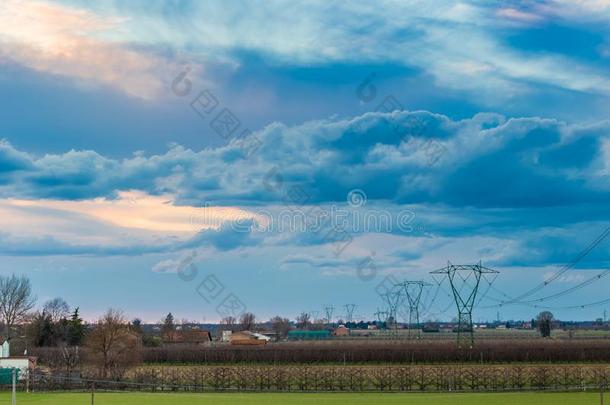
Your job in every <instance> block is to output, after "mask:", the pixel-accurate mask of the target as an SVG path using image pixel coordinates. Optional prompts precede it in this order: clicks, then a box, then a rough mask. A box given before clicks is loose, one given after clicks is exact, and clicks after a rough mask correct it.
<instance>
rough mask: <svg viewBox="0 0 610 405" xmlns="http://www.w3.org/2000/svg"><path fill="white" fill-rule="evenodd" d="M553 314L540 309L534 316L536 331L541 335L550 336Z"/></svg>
mask: <svg viewBox="0 0 610 405" xmlns="http://www.w3.org/2000/svg"><path fill="white" fill-rule="evenodd" d="M553 320H554V317H553V314H552V313H551V312H549V311H542V312H541V313H539V314H538V316H537V317H536V324H537V325H538V331H539V332H540V335H541V336H542V337H549V336H551V329H552V327H553Z"/></svg>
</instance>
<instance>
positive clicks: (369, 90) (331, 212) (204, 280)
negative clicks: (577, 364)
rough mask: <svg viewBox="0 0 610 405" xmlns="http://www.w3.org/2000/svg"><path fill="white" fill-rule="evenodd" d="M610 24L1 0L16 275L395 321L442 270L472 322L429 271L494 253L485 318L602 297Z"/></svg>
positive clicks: (348, 7) (532, 4) (445, 316)
mask: <svg viewBox="0 0 610 405" xmlns="http://www.w3.org/2000/svg"><path fill="white" fill-rule="evenodd" d="M609 20H610V1H607V0H541V1H496V2H487V1H475V0H472V1H444V0H441V1H438V2H429V1H423V0H422V1H391V0H383V1H378V2H373V3H372V2H368V1H353V2H336V1H311V2H307V3H303V4H300V3H296V2H290V1H232V2H223V1H208V0H206V1H187V0H172V1H170V0H149V1H144V0H134V1H130V2H120V1H113V0H106V1H101V2H99V1H86V0H80V1H77V0H73V1H71V0H48V1H43V0H40V1H37V0H36V1H35V0H33V1H21V0H4V1H2V3H1V4H0V94H2V97H0V215H1V218H2V220H3V221H2V222H3V226H2V229H1V230H0V257H1V260H0V274H3V275H8V274H12V273H16V274H25V275H27V276H28V277H29V278H30V279H31V281H32V285H33V288H34V291H35V294H36V296H37V299H38V301H37V302H38V304H39V305H42V304H43V303H44V302H45V301H46V300H48V299H52V298H54V297H56V296H60V297H63V298H64V299H66V300H67V302H68V303H69V304H70V305H71V306H72V307H80V310H81V313H82V314H83V315H84V317H85V318H87V319H89V320H93V319H95V318H96V317H97V316H99V315H100V314H101V313H103V312H104V311H105V310H106V309H108V308H110V307H113V308H119V309H122V310H123V311H125V313H126V314H127V315H128V316H129V317H131V318H135V317H139V318H141V319H143V320H144V321H147V322H155V321H158V320H159V319H161V318H162V317H163V316H164V315H165V314H166V313H168V312H172V313H173V314H174V316H175V317H176V319H184V320H193V321H199V322H215V321H218V320H219V319H221V318H222V317H224V316H228V315H238V314H239V313H241V312H243V311H251V312H253V313H255V314H256V315H257V317H258V319H259V320H266V319H269V318H270V317H272V316H274V315H282V316H285V317H288V318H291V319H294V318H295V317H296V316H297V315H298V314H299V313H301V312H309V313H310V314H311V315H312V316H313V317H315V318H321V317H323V316H324V308H325V307H330V306H332V307H334V310H333V318H342V319H345V318H346V316H347V312H348V310H347V308H346V305H350V304H354V305H355V306H356V307H355V310H354V312H353V316H354V319H374V318H375V317H376V315H375V313H376V312H384V311H386V310H387V308H386V307H387V303H386V301H385V300H386V298H387V297H386V296H385V295H384V294H385V293H387V292H388V291H390V290H394V289H395V284H397V283H399V282H401V281H404V280H410V281H419V280H422V281H426V282H429V283H430V285H429V286H426V287H425V289H424V292H423V294H422V304H421V307H422V308H421V311H422V317H423V318H424V319H426V320H451V319H452V318H454V317H455V316H456V315H457V310H456V308H455V305H453V306H452V299H453V298H452V296H451V284H450V280H449V279H448V278H446V277H445V278H442V279H440V280H437V279H435V278H433V277H432V276H431V275H430V274H429V273H430V272H431V271H433V270H437V269H441V268H444V267H445V266H447V265H448V263H454V264H470V265H474V264H477V263H482V265H483V266H485V268H486V269H493V270H496V271H498V273H493V274H492V273H486V274H484V275H483V278H482V280H481V283H480V288H479V293H478V295H477V296H476V302H475V310H474V319H475V320H476V321H486V320H488V321H489V320H494V319H497V318H500V319H503V320H507V319H530V318H532V317H534V316H535V315H536V314H537V313H538V312H540V311H541V310H543V309H547V308H548V309H550V310H552V311H553V313H554V314H555V316H556V317H557V318H559V319H575V320H591V319H595V318H599V317H602V316H604V315H603V314H604V310H605V303H604V302H603V300H605V299H608V298H610V297H608V295H607V291H608V283H609V282H610V280H608V279H606V275H608V274H609V273H606V272H605V269H606V268H607V266H608V261H609V260H608V254H609V253H610V237H608V238H607V236H608V233H607V229H608V227H609V226H610V221H609V220H608V219H609V214H610V210H609V208H608V207H609V202H610V182H609V181H608V180H609V177H608V176H609V174H610V166H609V163H608V162H609V158H610V121H608V118H607V117H608V114H609V113H610V73H609V72H610V70H609V69H608V68H609V67H610V28H609V27H610V24H608V23H609ZM458 275H463V274H461V273H460V274H458ZM471 276H472V274H471ZM464 280H465V281H464ZM473 280H474V281H476V278H472V277H471V278H466V277H464V278H456V279H455V285H456V288H457V289H458V291H460V292H466V291H468V289H469V288H472V285H473V284H472V283H473ZM437 282H438V284H437ZM459 282H461V283H462V284H464V285H458V283H459ZM490 283H491V287H490ZM348 308H349V307H348ZM399 312H400V313H399V314H398V316H399V320H400V319H401V318H404V317H408V314H405V312H404V310H401V311H399Z"/></svg>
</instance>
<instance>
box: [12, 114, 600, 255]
mask: <svg viewBox="0 0 610 405" xmlns="http://www.w3.org/2000/svg"><path fill="white" fill-rule="evenodd" d="M609 129H610V128H609V124H608V123H607V122H599V123H594V124H587V125H580V124H568V123H565V122H561V121H557V120H553V119H543V118H538V117H526V118H511V119H507V118H505V117H503V116H501V115H498V114H492V113H485V114H477V115H475V116H474V117H472V118H469V119H463V120H452V119H450V118H449V117H446V116H443V115H439V114H433V113H430V112H426V111H417V112H406V111H395V112H392V113H367V114H364V115H362V116H358V117H354V118H346V119H338V118H333V119H328V120H318V121H310V122H306V123H303V124H300V125H295V126H287V125H283V124H279V123H274V124H271V125H269V126H267V127H266V128H264V129H262V130H260V131H258V132H256V133H254V134H253V135H252V136H253V137H256V138H257V139H258V140H259V141H260V147H259V148H258V150H256V152H255V153H254V154H252V155H248V156H246V155H245V154H244V150H243V149H242V147H241V145H240V143H239V142H240V141H239V140H233V141H231V142H229V144H227V145H225V146H221V147H217V148H208V149H204V150H201V151H198V152H196V151H192V150H189V149H185V148H183V147H181V146H177V145H174V146H172V147H171V148H170V150H168V151H167V152H166V153H164V154H160V155H153V156H145V155H143V154H138V155H136V156H134V157H132V158H128V159H122V160H119V159H114V158H109V157H105V156H102V155H100V154H98V153H96V152H94V151H69V152H67V153H65V154H55V155H44V156H41V157H36V156H34V155H31V154H29V153H26V152H24V151H20V150H18V149H16V148H14V147H13V146H11V145H10V144H9V143H8V142H6V141H5V142H3V143H2V148H0V151H1V152H2V153H1V154H0V157H3V156H4V158H2V159H4V160H3V161H5V162H7V163H5V164H4V166H5V167H6V168H7V169H6V170H5V171H4V173H3V177H2V179H3V182H2V184H0V195H1V196H2V198H4V199H5V200H4V203H3V204H0V209H1V210H3V211H5V213H6V215H4V214H3V217H6V218H9V219H8V220H7V221H6V224H5V231H6V232H9V233H11V234H15V233H16V232H21V235H23V236H24V237H25V236H28V235H29V236H30V237H32V238H35V237H37V236H38V235H39V234H42V232H40V229H41V228H40V227H38V228H36V226H35V225H34V224H35V223H36V221H41V224H44V225H45V226H46V229H53V231H52V232H50V231H49V232H48V235H49V236H52V237H53V238H54V239H56V240H59V241H62V242H63V243H64V244H66V245H67V246H66V247H62V246H60V245H54V246H56V250H58V251H65V252H84V251H87V252H90V253H92V254H95V253H96V252H98V251H99V252H106V253H108V254H121V253H120V252H126V253H125V254H137V252H142V253H146V252H161V251H179V250H183V249H193V248H196V247H201V246H209V247H212V248H214V249H216V250H218V251H229V250H233V249H236V248H238V247H241V246H259V247H260V246H279V245H291V246H302V247H307V246H322V245H332V243H333V242H334V241H333V240H331V239H330V238H328V237H327V236H326V234H325V233H324V232H299V231H297V232H288V233H286V232H276V231H275V230H271V231H264V230H263V231H261V229H259V228H260V227H261V226H262V225H264V220H265V219H266V216H267V215H269V214H271V215H274V214H277V212H278V211H286V210H289V209H291V207H293V208H294V207H296V208H300V209H301V210H303V211H304V212H309V211H310V209H313V208H316V207H317V208H318V209H327V210H330V209H332V205H336V206H337V207H347V202H346V196H347V195H348V193H349V192H350V191H351V190H353V189H361V190H363V191H364V193H365V194H366V198H367V203H366V204H367V205H366V207H365V208H366V209H367V210H369V211H371V210H377V211H383V212H385V211H387V212H388V213H390V215H391V216H392V218H395V217H396V216H397V214H398V213H400V212H401V211H402V210H405V209H409V210H410V212H411V211H412V212H413V213H414V214H415V221H414V222H413V223H412V224H411V225H412V226H416V225H417V229H420V230H418V231H405V230H404V229H400V228H395V229H392V230H390V231H389V232H390V233H395V234H397V235H402V236H407V237H419V236H428V235H435V236H437V237H447V238H451V237H455V238H460V237H463V236H464V235H469V234H470V235H472V234H481V235H485V236H489V237H492V238H498V239H501V240H505V239H508V240H511V238H510V237H509V236H507V235H509V234H510V233H519V232H520V231H522V230H523V229H545V228H552V227H557V224H558V223H561V224H562V225H563V226H568V225H575V226H576V225H578V224H580V225H582V224H584V223H590V224H594V223H596V222H599V221H604V220H606V219H607V217H608V209H607V207H608V201H609V197H610V196H609V187H608V182H607V178H608V175H609V173H610V170H609V169H608V163H607V161H608V159H607V156H608V154H609V152H608V150H610V146H609V145H610V142H609V141H608V133H610V132H609ZM9 163H10V164H9ZM132 205H133V207H132ZM193 207H201V208H193ZM45 211H47V212H45ZM24 212H28V214H27V215H25V214H23V213H24ZM16 213H17V214H16ZM15 218H21V222H19V221H16V220H15ZM28 218H29V219H28ZM50 218H52V219H50ZM24 221H25V222H24ZM79 223H87V224H88V225H87V226H88V228H87V227H83V229H85V231H81V232H80V233H79V232H78V231H75V229H77V228H78V224H79ZM27 229H31V230H36V232H39V233H36V232H35V233H33V234H32V233H31V232H30V233H28V231H27ZM86 229H98V230H100V231H98V232H94V233H91V232H89V231H86ZM20 230H21V231H20ZM24 230H25V231H24ZM199 230H201V232H199V233H197V231H199ZM378 232H386V231H385V230H382V231H378V230H372V231H371V230H368V231H367V230H363V229H361V228H359V229H357V230H355V231H354V232H352V236H353V237H354V238H358V237H360V236H361V235H362V234H366V233H378ZM520 234H521V235H523V234H522V233H520ZM536 237H537V236H536ZM534 239H535V237H533V236H532V237H531V238H529V237H528V238H525V236H523V240H527V241H529V240H533V242H531V246H537V245H539V244H540V243H542V241H543V240H544V238H539V239H538V240H539V242H538V243H536V241H535V240H534ZM563 239H566V240H567V237H563ZM117 241H120V243H117ZM35 242H36V243H34V245H36V244H41V243H43V242H45V241H40V240H37V241H35ZM47 242H48V243H47V244H49V245H53V243H54V242H53V241H50V240H49V241H47ZM125 242H127V243H125ZM96 243H97V244H100V245H102V246H106V247H107V249H106V250H105V251H104V250H103V249H101V248H94V246H95V245H96ZM503 243H504V242H503ZM528 243H530V242H528ZM119 244H123V245H124V246H126V247H125V248H124V249H123V250H121V249H119V247H118V245H119ZM26 245H27V243H26ZM9 246H11V245H10V244H9ZM83 246H84V247H83ZM507 246H508V245H507ZM541 248H543V247H541ZM543 249H545V248H543ZM13 250H15V249H12V248H11V249H9V250H7V252H8V251H13ZM31 250H32V251H34V250H35V249H31ZM547 250H548V249H546V250H545V251H547ZM417 251H418V250H417V249H414V250H412V252H409V251H407V252H402V254H399V255H398V256H397V257H398V259H401V260H407V259H410V260H416V259H417V258H418V254H417ZM482 253H484V252H482ZM366 254H368V253H367V252H364V255H366ZM493 257H494V258H495V259H497V260H501V258H502V257H509V255H508V254H507V253H506V252H504V253H502V255H500V256H493ZM545 260H546V261H548V260H550V258H542V259H541V260H540V261H541V262H542V261H545ZM510 261H514V259H511V258H508V259H506V262H510ZM388 265H389V266H391V265H392V264H388Z"/></svg>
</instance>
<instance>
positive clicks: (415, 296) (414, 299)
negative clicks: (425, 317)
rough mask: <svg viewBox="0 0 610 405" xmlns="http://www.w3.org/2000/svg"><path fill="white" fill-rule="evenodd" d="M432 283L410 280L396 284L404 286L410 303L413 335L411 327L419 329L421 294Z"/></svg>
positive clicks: (410, 320) (410, 325) (410, 324)
mask: <svg viewBox="0 0 610 405" xmlns="http://www.w3.org/2000/svg"><path fill="white" fill-rule="evenodd" d="M431 285H432V284H430V283H426V282H425V281H408V280H405V281H403V282H401V283H398V284H396V286H398V287H403V288H404V291H405V296H406V297H407V303H408V304H409V336H411V329H412V328H413V326H415V327H416V328H418V329H419V303H420V301H421V295H422V292H423V291H424V288H425V287H428V286H431Z"/></svg>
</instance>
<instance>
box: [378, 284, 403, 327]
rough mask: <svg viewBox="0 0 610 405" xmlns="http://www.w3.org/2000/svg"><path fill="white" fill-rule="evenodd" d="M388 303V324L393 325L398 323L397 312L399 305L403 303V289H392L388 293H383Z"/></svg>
mask: <svg viewBox="0 0 610 405" xmlns="http://www.w3.org/2000/svg"><path fill="white" fill-rule="evenodd" d="M381 296H382V297H383V298H384V299H385V301H386V304H387V305H388V321H387V323H388V324H389V325H388V326H390V327H392V326H393V325H396V312H397V309H398V307H399V305H400V304H401V303H402V291H401V290H390V291H388V292H386V293H383V294H381Z"/></svg>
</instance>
